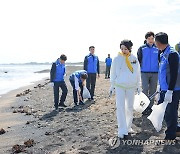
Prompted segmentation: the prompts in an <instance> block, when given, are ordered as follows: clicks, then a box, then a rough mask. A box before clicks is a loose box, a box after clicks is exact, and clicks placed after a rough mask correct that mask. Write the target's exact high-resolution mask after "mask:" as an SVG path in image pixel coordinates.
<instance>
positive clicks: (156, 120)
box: [147, 102, 168, 132]
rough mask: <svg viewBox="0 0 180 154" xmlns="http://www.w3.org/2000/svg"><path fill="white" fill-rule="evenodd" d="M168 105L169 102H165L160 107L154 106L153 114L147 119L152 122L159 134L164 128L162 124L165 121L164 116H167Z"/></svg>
mask: <svg viewBox="0 0 180 154" xmlns="http://www.w3.org/2000/svg"><path fill="white" fill-rule="evenodd" d="M167 104H168V102H163V103H161V104H159V105H153V106H152V112H151V114H150V115H149V116H148V117H147V118H148V119H149V120H150V121H151V122H152V124H153V126H154V128H155V129H156V131H157V132H159V131H160V130H161V128H162V122H163V119H164V114H165V110H166V107H167Z"/></svg>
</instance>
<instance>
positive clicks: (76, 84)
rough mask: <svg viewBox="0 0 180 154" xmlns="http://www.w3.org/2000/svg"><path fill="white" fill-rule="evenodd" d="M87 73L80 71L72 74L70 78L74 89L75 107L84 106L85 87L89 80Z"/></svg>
mask: <svg viewBox="0 0 180 154" xmlns="http://www.w3.org/2000/svg"><path fill="white" fill-rule="evenodd" d="M87 77H88V75H87V71H85V70H79V71H76V72H74V73H72V74H71V75H70V77H69V81H70V83H71V86H72V87H73V98H74V104H75V106H77V105H78V102H79V105H84V102H83V86H85V81H86V79H87Z"/></svg>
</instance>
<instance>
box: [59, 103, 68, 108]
mask: <svg viewBox="0 0 180 154" xmlns="http://www.w3.org/2000/svg"><path fill="white" fill-rule="evenodd" d="M59 106H60V107H67V106H66V105H65V104H61V103H59Z"/></svg>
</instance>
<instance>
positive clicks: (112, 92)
mask: <svg viewBox="0 0 180 154" xmlns="http://www.w3.org/2000/svg"><path fill="white" fill-rule="evenodd" d="M114 93H115V87H114V86H111V87H110V89H109V97H111V96H112V95H113V94H114Z"/></svg>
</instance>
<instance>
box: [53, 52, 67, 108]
mask: <svg viewBox="0 0 180 154" xmlns="http://www.w3.org/2000/svg"><path fill="white" fill-rule="evenodd" d="M66 60H67V57H66V55H64V54H62V55H61V56H60V58H58V59H57V60H56V62H54V63H53V64H52V67H51V71H50V81H51V82H52V83H54V85H53V89H54V107H55V109H56V110H58V106H61V107H66V105H65V104H64V102H65V100H66V96H67V92H68V90H67V86H66V83H65V81H64V75H65V72H66V69H65V61H66ZM59 88H61V90H62V95H61V99H60V103H59Z"/></svg>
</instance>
